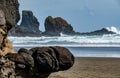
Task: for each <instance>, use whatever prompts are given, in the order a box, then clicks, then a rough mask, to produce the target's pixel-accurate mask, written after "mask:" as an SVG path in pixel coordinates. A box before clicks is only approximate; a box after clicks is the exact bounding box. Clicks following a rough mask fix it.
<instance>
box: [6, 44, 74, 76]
mask: <svg viewBox="0 0 120 78" xmlns="http://www.w3.org/2000/svg"><path fill="white" fill-rule="evenodd" d="M5 57H6V58H8V59H9V60H11V61H13V62H15V65H16V69H15V71H16V72H15V73H16V76H21V77H22V78H28V77H29V78H47V77H48V76H49V75H50V74H51V73H52V72H57V71H63V70H67V69H69V68H70V67H72V66H73V64H74V56H73V55H72V54H71V52H70V51H69V50H68V49H67V48H64V47H58V46H54V47H53V46H51V47H35V48H32V49H30V50H27V49H24V48H21V49H20V50H19V51H18V53H17V54H7V55H6V56H5ZM16 78H17V77H16Z"/></svg>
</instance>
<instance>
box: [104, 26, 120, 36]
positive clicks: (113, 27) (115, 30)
mask: <svg viewBox="0 0 120 78" xmlns="http://www.w3.org/2000/svg"><path fill="white" fill-rule="evenodd" d="M106 29H107V30H108V31H112V32H114V33H116V34H120V31H119V29H117V28H116V27H115V26H111V27H106Z"/></svg>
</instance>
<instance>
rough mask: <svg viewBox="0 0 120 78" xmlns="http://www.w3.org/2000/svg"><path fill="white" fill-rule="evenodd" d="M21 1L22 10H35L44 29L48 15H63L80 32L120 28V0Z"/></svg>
mask: <svg viewBox="0 0 120 78" xmlns="http://www.w3.org/2000/svg"><path fill="white" fill-rule="evenodd" d="M19 2H20V11H21V10H32V11H33V13H34V15H35V16H36V17H37V18H38V20H39V22H40V30H42V31H44V20H45V18H46V17H47V16H53V17H62V18H64V19H65V20H67V21H68V23H69V24H71V25H72V26H73V28H74V30H75V31H79V32H86V31H93V30H97V29H101V28H103V27H110V26H116V27H117V28H119V29H120V0H19Z"/></svg>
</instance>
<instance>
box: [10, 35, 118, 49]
mask: <svg viewBox="0 0 120 78" xmlns="http://www.w3.org/2000/svg"><path fill="white" fill-rule="evenodd" d="M9 39H10V41H11V42H12V43H13V44H14V46H19V47H20V46H22V47H23V46H26V47H27V46H50V45H52V46H72V47H74V46H75V47H76V46H79V47H104V46H105V47H120V34H113V35H103V36H97V35H93V36H60V37H44V36H43V37H9Z"/></svg>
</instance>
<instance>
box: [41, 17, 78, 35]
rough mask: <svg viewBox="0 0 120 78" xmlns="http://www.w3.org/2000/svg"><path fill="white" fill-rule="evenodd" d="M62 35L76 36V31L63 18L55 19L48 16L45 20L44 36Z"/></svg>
mask: <svg viewBox="0 0 120 78" xmlns="http://www.w3.org/2000/svg"><path fill="white" fill-rule="evenodd" d="M60 33H63V34H67V35H75V34H76V33H75V31H74V30H73V27H72V26H71V25H70V24H68V23H67V21H66V20H64V19H63V18H61V17H56V18H53V17H52V16H48V17H47V18H46V19H45V32H44V33H43V35H47V36H59V35H60Z"/></svg>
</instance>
